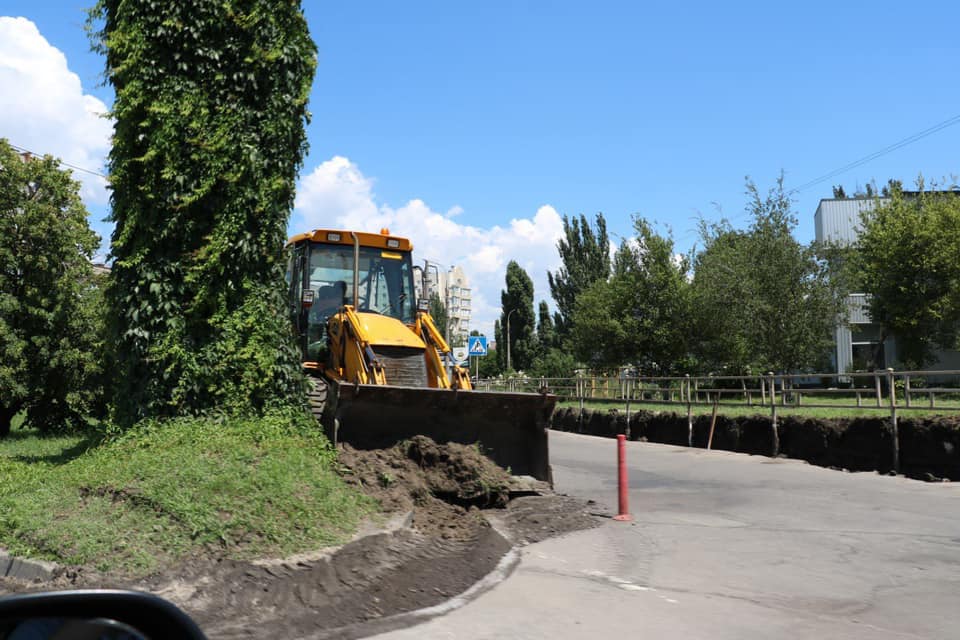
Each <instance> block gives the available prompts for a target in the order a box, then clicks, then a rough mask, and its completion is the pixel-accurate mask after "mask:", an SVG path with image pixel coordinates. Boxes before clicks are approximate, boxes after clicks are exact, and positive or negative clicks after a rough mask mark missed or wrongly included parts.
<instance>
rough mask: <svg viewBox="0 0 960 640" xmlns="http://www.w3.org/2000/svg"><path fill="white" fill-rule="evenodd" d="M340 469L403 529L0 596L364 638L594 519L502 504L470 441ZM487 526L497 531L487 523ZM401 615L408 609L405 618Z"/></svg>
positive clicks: (540, 502)
mask: <svg viewBox="0 0 960 640" xmlns="http://www.w3.org/2000/svg"><path fill="white" fill-rule="evenodd" d="M339 460H340V464H341V466H342V469H341V473H342V475H343V477H344V479H345V481H346V482H348V483H351V484H354V485H355V486H357V487H358V488H360V489H361V490H362V491H364V492H365V493H367V494H368V495H370V496H372V497H373V498H375V499H376V500H378V501H379V502H380V504H381V505H382V510H383V511H384V512H385V513H387V514H393V515H394V520H395V521H402V522H403V523H404V524H405V525H410V526H401V527H400V528H399V529H397V530H394V531H392V532H381V533H374V534H371V535H366V536H363V537H360V538H358V539H357V540H355V541H354V542H351V543H349V544H347V545H346V546H344V547H342V548H341V549H339V550H337V551H336V552H335V553H327V552H323V551H321V552H318V553H314V554H305V555H302V556H298V557H295V558H287V559H279V560H264V561H254V562H244V561H237V560H232V559H228V558H223V557H217V556H216V555H214V554H213V553H211V555H208V556H201V557H192V558H189V559H186V560H184V561H183V562H181V563H180V564H179V565H178V566H176V567H173V568H170V569H167V570H165V571H163V572H161V573H159V574H157V575H154V576H150V577H148V578H146V579H141V580H125V579H123V578H122V577H114V576H110V575H104V574H101V573H99V572H97V571H94V570H92V569H89V568H83V567H74V568H64V569H61V570H60V571H59V572H58V573H57V574H56V576H55V577H54V579H53V580H52V581H49V582H47V583H43V584H40V583H34V584H29V585H26V584H19V585H17V584H12V583H10V584H7V583H3V579H0V593H2V592H3V591H23V590H28V589H29V590H40V589H42V590H46V589H66V588H102V587H109V588H133V589H139V590H143V591H148V592H151V593H156V594H159V595H161V596H163V597H165V598H167V599H169V600H171V601H173V602H174V603H176V604H177V605H179V606H181V607H182V608H184V609H185V610H186V611H187V612H188V613H189V614H190V615H191V616H192V617H193V618H194V619H195V620H196V621H197V622H198V624H200V626H201V628H203V630H204V631H205V632H206V633H207V634H208V636H209V637H211V638H238V637H316V638H324V637H337V638H351V637H361V636H366V635H371V634H373V633H377V632H380V631H383V630H385V629H389V628H393V627H397V626H404V625H408V624H411V623H413V622H415V621H416V618H415V617H412V616H414V615H415V614H409V613H408V612H413V611H416V610H420V609H424V608H427V607H432V606H434V605H437V604H440V603H442V602H445V601H447V600H449V599H450V598H452V597H454V596H457V595H459V594H462V593H463V592H464V591H466V590H468V589H470V588H471V587H472V586H473V585H475V584H476V583H477V582H478V581H480V580H482V579H483V578H484V577H485V576H488V575H490V574H491V573H492V572H495V571H499V572H501V573H502V574H505V573H506V572H508V571H509V570H510V569H511V568H512V564H511V562H513V563H515V562H516V558H517V556H516V554H513V553H511V549H512V547H513V546H514V545H523V544H527V543H532V542H537V541H539V540H543V539H545V538H548V537H551V536H554V535H559V534H562V533H566V532H570V531H576V530H580V529H584V528H589V527H592V526H596V525H597V524H598V523H599V522H600V521H599V520H598V518H597V517H596V515H595V514H591V513H590V511H591V510H592V509H595V505H592V504H589V503H586V502H583V501H580V500H576V499H573V498H569V497H565V496H558V495H554V494H552V493H548V494H546V495H530V496H524V497H519V498H514V499H511V495H510V486H511V477H510V476H509V475H508V474H507V473H506V472H505V471H504V470H503V469H501V468H500V467H498V466H496V465H495V464H493V462H491V461H490V460H489V459H488V458H486V457H485V456H483V455H482V454H481V453H480V451H479V450H478V449H477V448H476V447H471V446H465V445H460V444H454V443H450V444H443V445H441V444H437V443H435V442H433V441H432V440H430V439H429V438H426V437H422V436H418V437H415V438H413V439H411V440H409V441H405V442H402V443H400V444H398V445H396V446H394V447H392V448H390V449H378V450H369V451H365V450H358V449H353V448H351V447H349V446H342V447H341V449H340V451H339ZM491 521H493V522H494V523H495V525H496V526H492V525H491ZM403 614H407V615H406V616H405V615H403Z"/></svg>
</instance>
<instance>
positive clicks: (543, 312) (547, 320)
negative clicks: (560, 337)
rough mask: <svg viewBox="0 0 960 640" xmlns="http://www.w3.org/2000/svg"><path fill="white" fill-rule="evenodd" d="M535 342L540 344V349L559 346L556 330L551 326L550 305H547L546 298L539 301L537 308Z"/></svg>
mask: <svg viewBox="0 0 960 640" xmlns="http://www.w3.org/2000/svg"><path fill="white" fill-rule="evenodd" d="M537 342H538V343H539V344H540V350H541V351H548V350H550V349H551V348H553V347H557V346H559V344H558V341H557V332H556V329H555V328H554V326H553V318H551V317H550V307H549V306H547V302H546V300H541V301H540V307H539V309H538V320H537Z"/></svg>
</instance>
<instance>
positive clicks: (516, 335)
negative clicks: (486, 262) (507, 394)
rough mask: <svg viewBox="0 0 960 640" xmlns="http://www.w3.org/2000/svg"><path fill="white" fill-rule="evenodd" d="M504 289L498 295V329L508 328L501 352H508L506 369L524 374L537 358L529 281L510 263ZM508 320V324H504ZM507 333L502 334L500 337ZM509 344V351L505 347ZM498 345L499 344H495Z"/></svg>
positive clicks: (530, 283) (530, 282) (524, 273)
mask: <svg viewBox="0 0 960 640" xmlns="http://www.w3.org/2000/svg"><path fill="white" fill-rule="evenodd" d="M506 284H507V288H506V289H505V290H502V291H501V292H500V308H501V315H500V322H501V326H502V327H505V328H509V330H510V331H509V335H507V336H505V344H504V347H503V348H504V349H507V348H509V350H510V367H509V368H512V369H513V370H514V371H525V370H527V369H529V368H530V365H531V364H533V359H534V358H535V357H536V355H537V339H536V335H535V334H534V324H535V323H536V317H535V316H534V314H533V280H531V279H530V276H529V275H527V272H526V271H524V270H523V268H522V267H521V266H520V265H519V264H517V263H516V262H515V261H513V260H511V261H510V262H509V263H508V264H507V274H506ZM508 316H509V320H510V321H509V322H507V319H508ZM506 333H507V332H506V331H504V334H506ZM506 341H509V347H508V346H507V345H506ZM498 345H499V343H498Z"/></svg>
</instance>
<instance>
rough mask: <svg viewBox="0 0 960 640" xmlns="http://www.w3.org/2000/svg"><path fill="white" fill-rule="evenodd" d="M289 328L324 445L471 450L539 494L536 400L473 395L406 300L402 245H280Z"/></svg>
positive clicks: (407, 253)
mask: <svg viewBox="0 0 960 640" xmlns="http://www.w3.org/2000/svg"><path fill="white" fill-rule="evenodd" d="M288 249H289V250H290V263H289V269H288V283H289V286H290V289H289V300H290V309H291V319H292V322H293V325H294V330H295V333H296V335H297V338H298V340H299V342H300V346H301V350H302V353H303V363H304V370H305V371H306V372H307V373H308V374H309V375H310V376H311V381H312V385H313V389H314V391H313V392H312V393H311V398H312V402H313V409H314V413H315V414H316V415H317V417H318V419H319V420H320V422H321V424H322V425H323V427H324V430H325V432H326V433H327V435H328V436H329V437H330V438H331V440H332V441H333V442H334V443H336V442H349V443H350V444H351V445H353V446H356V447H358V448H379V447H384V446H390V445H391V444H393V443H396V442H399V441H401V440H404V439H406V438H410V437H412V436H414V435H426V436H429V437H431V438H433V439H434V440H435V441H437V442H461V443H465V444H479V445H480V446H481V447H482V449H483V450H484V452H485V453H487V455H488V456H489V457H491V458H492V459H493V460H494V461H495V462H497V463H499V464H500V465H501V466H504V467H506V468H508V469H509V470H510V471H511V472H512V473H513V474H515V475H527V476H532V477H534V478H536V479H537V480H541V481H546V482H551V481H552V478H551V473H550V465H549V457H548V452H547V426H548V422H549V417H550V414H551V413H552V411H553V407H554V405H555V403H556V398H555V397H554V396H552V395H548V394H528V393H500V392H479V391H474V390H473V388H472V385H471V382H470V377H469V374H468V371H467V370H466V369H465V368H463V367H460V366H456V365H454V364H452V358H451V350H450V346H449V344H448V343H447V340H446V339H445V338H444V336H443V335H442V334H441V332H440V331H439V330H438V329H437V326H436V324H435V323H434V321H433V318H432V317H431V316H430V314H429V313H428V312H427V311H426V309H425V306H426V305H425V304H424V301H423V300H416V299H415V297H416V294H415V291H416V288H415V286H414V283H415V269H414V268H413V259H412V251H413V246H412V244H411V243H410V241H409V240H407V239H406V238H399V237H396V236H391V235H390V234H389V232H387V231H386V230H383V231H382V232H381V233H379V234H375V233H364V232H353V231H345V230H336V229H318V230H314V231H311V232H309V233H303V234H299V235H296V236H293V237H292V238H290V241H289V243H288Z"/></svg>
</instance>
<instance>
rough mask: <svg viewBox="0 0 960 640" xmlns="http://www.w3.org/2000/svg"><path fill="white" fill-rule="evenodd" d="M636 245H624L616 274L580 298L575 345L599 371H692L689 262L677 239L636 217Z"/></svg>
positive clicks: (617, 257)
mask: <svg viewBox="0 0 960 640" xmlns="http://www.w3.org/2000/svg"><path fill="white" fill-rule="evenodd" d="M634 231H635V232H636V234H637V236H636V245H631V244H630V243H628V242H624V243H622V244H621V246H620V248H619V249H618V250H617V253H616V254H615V255H614V260H613V263H614V267H613V275H612V276H611V277H610V279H609V281H606V282H604V281H597V282H596V283H594V284H593V285H592V286H591V287H589V288H588V289H587V291H586V292H585V293H584V295H582V296H581V297H580V299H579V300H578V304H577V308H576V312H575V313H574V316H573V327H572V332H571V342H572V344H573V346H574V352H575V354H576V355H577V357H578V358H580V359H581V360H583V361H584V362H586V363H588V364H589V365H590V367H591V368H593V369H595V370H610V369H616V368H617V367H618V366H620V365H623V364H627V363H631V364H636V365H638V366H639V367H640V368H641V370H642V371H644V372H645V373H648V374H652V375H663V374H671V373H678V372H681V371H685V370H687V369H688V368H689V366H690V363H689V352H690V347H689V339H690V321H689V308H690V284H689V282H688V280H687V273H688V271H689V261H688V259H687V258H685V257H683V256H677V255H676V254H675V252H674V244H673V239H672V238H671V237H670V236H669V235H666V236H663V235H660V234H658V233H657V232H656V231H654V229H653V226H652V225H651V224H650V223H649V222H648V221H647V220H646V219H644V218H641V217H635V218H634Z"/></svg>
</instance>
